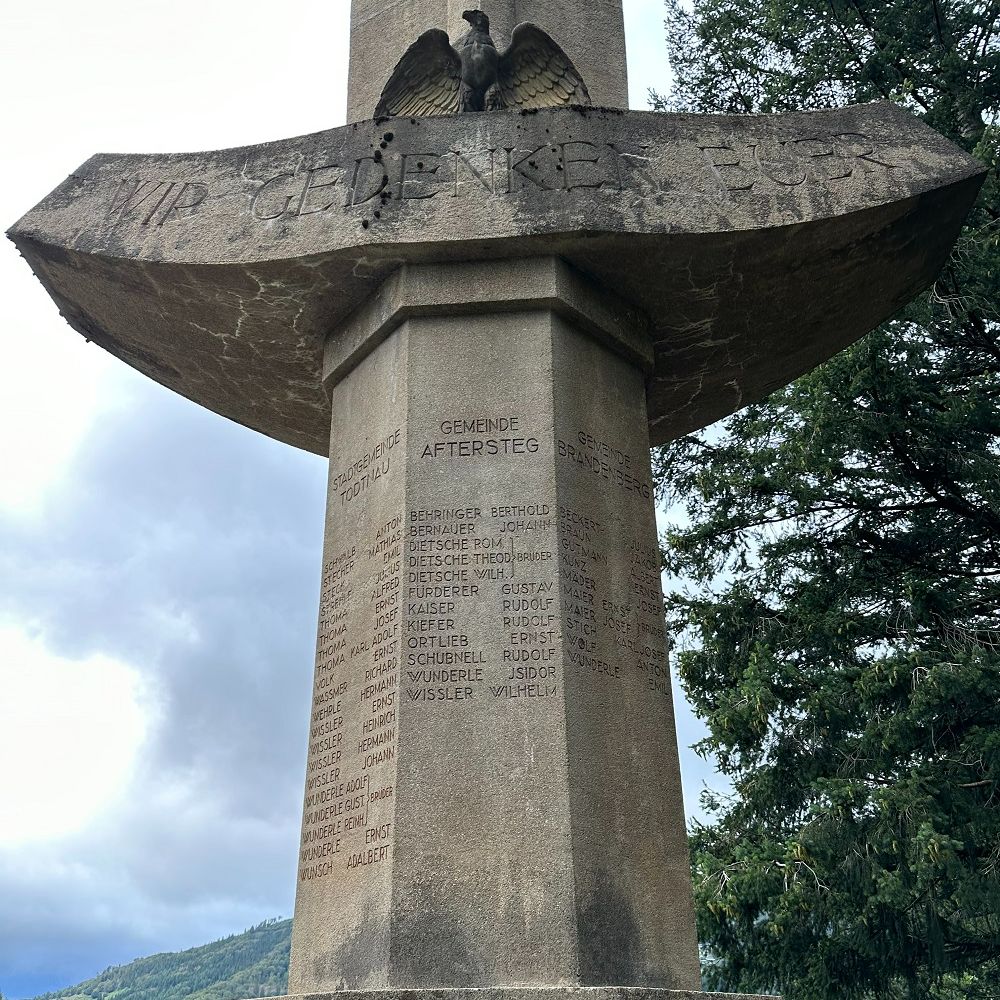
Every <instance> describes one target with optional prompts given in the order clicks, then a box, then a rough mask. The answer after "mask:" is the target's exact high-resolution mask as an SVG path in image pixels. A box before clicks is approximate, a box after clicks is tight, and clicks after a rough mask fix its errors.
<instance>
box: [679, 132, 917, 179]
mask: <svg viewBox="0 0 1000 1000" xmlns="http://www.w3.org/2000/svg"><path fill="white" fill-rule="evenodd" d="M698 148H699V149H700V150H701V152H702V154H703V155H704V158H705V164H706V166H707V167H708V169H709V171H710V172H711V174H712V176H713V177H714V178H715V180H716V181H717V182H718V185H719V187H720V188H721V189H723V190H724V191H728V192H730V193H737V192H740V191H753V190H755V189H756V188H758V187H760V186H761V185H762V184H768V182H769V183H770V186H771V187H772V188H773V187H778V188H795V187H801V186H802V185H803V184H809V183H812V184H820V185H829V184H831V183H833V182H836V181H843V180H847V179H848V178H849V177H853V176H854V174H855V173H856V172H858V171H864V170H872V169H876V170H897V169H899V164H896V163H891V162H889V161H888V160H887V159H885V158H883V157H882V156H881V154H879V153H878V151H877V147H876V145H875V143H874V142H873V141H872V140H871V139H870V138H869V137H868V136H866V135H862V134H861V133H856V132H839V133H835V134H829V135H822V134H821V135H816V136H808V137H804V138H801V139H789V140H781V141H777V142H773V141H772V142H741V143H730V144H723V145H710V144H706V145H700V144H699V146H698Z"/></svg>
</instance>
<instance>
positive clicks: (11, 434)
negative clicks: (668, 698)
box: [0, 0, 711, 998]
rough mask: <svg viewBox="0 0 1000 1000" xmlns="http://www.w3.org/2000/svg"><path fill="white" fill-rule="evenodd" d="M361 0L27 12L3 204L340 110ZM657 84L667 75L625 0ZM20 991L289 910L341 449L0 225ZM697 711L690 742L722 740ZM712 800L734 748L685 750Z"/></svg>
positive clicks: (657, 47)
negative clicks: (226, 379) (176, 369)
mask: <svg viewBox="0 0 1000 1000" xmlns="http://www.w3.org/2000/svg"><path fill="white" fill-rule="evenodd" d="M348 8H349V4H348V0H323V2H320V0H283V2H282V3H280V4H278V3H267V4H265V3H263V2H260V0H238V2H237V0H169V2H167V0H138V2H137V0H91V2H89V3H82V2H80V0H72V2H70V0H34V2H32V3H6V4H4V5H3V11H2V13H0V74H2V83H0V87H2V89H0V92H2V93H3V94H4V102H3V111H2V112H0V114H2V116H3V134H4V156H3V158H2V161H0V170H2V172H3V183H2V184H0V209H2V210H0V221H2V222H3V224H4V227H6V226H7V225H10V224H11V223H13V222H14V221H15V220H16V219H17V218H18V217H19V216H20V215H21V214H22V213H23V212H25V211H26V210H27V209H28V208H30V207H31V206H32V205H34V204H35V203H36V202H37V201H38V200H39V199H40V198H42V197H43V196H44V195H45V194H46V193H47V192H48V191H49V190H50V189H52V188H53V187H54V186H55V185H56V184H58V183H59V182H60V181H61V180H62V179H63V178H64V177H65V176H66V174H68V173H69V172H70V171H71V170H72V169H73V168H74V167H76V166H77V165H78V164H80V163H82V162H83V161H84V160H85V159H87V157H89V156H90V155H91V154H92V153H94V152H97V151H108V152H121V151H129V152H147V151H148V152H152V151H162V150H174V151H181V150H188V149H205V148H218V147H224V146H233V145H243V144H246V143H252V142H261V141H265V140H268V139H275V138H283V137H287V136H292V135H298V134H302V133H306V132H313V131H317V130H320V129H324V128H329V127H333V126H335V125H339V124H342V123H343V120H344V110H343V109H344V104H345V81H346V70H347V39H348ZM625 10H626V18H627V27H628V34H629V63H630V71H631V82H632V105H633V107H644V106H645V103H646V93H647V89H648V88H649V87H651V86H652V87H656V88H657V89H660V90H663V89H666V87H667V86H668V83H669V74H668V70H667V66H666V59H665V55H664V42H663V25H662V7H661V3H660V0H626V2H625ZM0 288H2V292H3V306H4V310H5V319H4V322H3V324H2V326H0V337H2V340H3V345H2V355H0V356H2V359H3V360H2V365H0V484H2V489H0V991H2V992H3V993H4V994H5V995H6V996H7V997H13V998H18V997H24V996H30V995H33V994H35V993H38V992H40V991H42V990H47V989H55V988H59V987H61V986H65V985H69V984H71V983H74V982H77V981H79V980H81V979H84V978H86V977H88V976H91V975H93V974H95V973H97V972H99V971H100V970H102V969H103V968H105V967H107V966H108V965H111V964H116V963H121V962H127V961H130V960H131V959H133V958H136V957H137V956H140V955H144V954H149V953H151V952H155V951H163V950H174V949H179V948H186V947H190V946H193V945H197V944H202V943H204V942H206V941H209V940H212V939H214V938H217V937H220V936H222V935H225V934H228V933H232V932H233V931H239V930H242V929H244V928H245V927H247V926H249V925H251V924H254V923H256V922H259V921H260V920H263V919H265V918H267V917H271V916H279V915H288V914H290V912H291V909H292V901H293V890H294V883H295V871H294V869H295V855H296V842H297V837H298V825H299V819H300V817H299V808H300V804H301V795H302V780H303V772H304V752H305V743H306V739H305V737H306V723H307V719H308V700H309V691H310V681H311V670H312V646H313V640H314V634H315V622H316V609H317V603H318V582H319V564H320V544H321V529H322V521H323V506H324V493H325V463H324V462H323V461H321V460H320V459H318V458H316V457H314V456H311V455H305V454H302V453H299V452H296V451H294V450H292V449H291V448H288V447H285V446H283V445H279V444H276V443H275V442H273V441H269V440H267V439H265V438H263V437H259V436H257V435H255V434H253V433H252V432H250V431H247V430H245V429H243V428H242V427H238V426H236V425H234V424H231V423H229V422H227V421H225V420H223V419H222V418H220V417H217V416H215V415H213V414H211V413H208V412H207V411H202V410H200V409H199V408H198V407H197V406H195V405H194V404H192V403H190V402H188V401H187V400H184V399H181V398H180V397H178V396H175V395H173V394H172V393H170V392H169V391H168V390H166V389H163V388H161V387H160V386H158V385H155V384H153V383H152V382H148V381H146V380H145V379H143V378H142V377H141V376H139V375H137V374H136V373H134V372H133V371H131V370H130V369H129V368H127V367H125V366H124V365H122V364H121V363H119V362H117V361H115V360H114V359H113V358H111V357H110V356H108V355H106V354H104V353H103V352H102V351H100V350H99V349H98V348H96V347H94V346H92V345H90V346H88V345H86V344H85V343H84V341H83V340H82V338H80V337H79V336H78V335H77V334H75V333H73V332H72V331H71V330H70V329H69V327H68V326H66V325H65V324H64V323H63V322H62V321H61V320H60V318H59V316H58V313H57V312H56V309H55V307H54V306H53V304H52V302H51V301H50V300H49V299H48V298H47V296H46V295H45V293H44V292H43V291H42V288H41V286H40V285H39V284H38V283H37V282H36V281H35V279H34V278H33V277H32V275H31V273H30V271H29V269H28V268H27V267H26V265H24V263H23V262H22V261H21V260H20V259H19V257H18V255H17V253H16V251H15V250H14V248H13V246H12V245H11V244H8V243H6V242H4V244H3V246H2V247H0ZM697 732H698V729H697V724H696V723H695V722H694V720H692V719H691V718H690V716H689V714H688V713H682V720H681V740H682V743H685V744H687V743H690V742H692V741H693V740H694V739H695V738H696V737H697ZM684 767H685V780H686V788H687V795H688V800H689V809H690V808H691V807H692V806H693V805H694V804H695V800H696V797H697V790H698V788H699V786H700V783H701V781H702V780H703V779H708V780H711V773H710V770H709V769H708V768H707V767H706V766H705V765H704V764H703V763H702V762H700V761H698V760H697V758H695V757H694V756H693V755H692V754H690V753H687V754H685V756H684Z"/></svg>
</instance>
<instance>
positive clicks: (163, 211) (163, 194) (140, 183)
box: [108, 177, 208, 227]
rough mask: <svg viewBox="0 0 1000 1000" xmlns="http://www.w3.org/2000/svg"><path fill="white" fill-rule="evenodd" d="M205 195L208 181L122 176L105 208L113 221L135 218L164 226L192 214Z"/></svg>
mask: <svg viewBox="0 0 1000 1000" xmlns="http://www.w3.org/2000/svg"><path fill="white" fill-rule="evenodd" d="M207 197H208V185H207V184H203V183H201V182H200V181H167V180H146V179H143V178H141V177H129V178H124V179H123V180H122V181H121V183H120V184H119V185H118V188H117V190H116V191H115V193H114V197H113V198H112V200H111V206H110V207H109V209H108V218H109V219H110V220H112V221H113V222H115V223H116V224H118V223H121V222H134V221H137V222H138V223H139V225H141V226H150V225H152V226H156V227H160V226H163V225H164V224H165V223H167V222H170V221H172V220H174V221H176V220H181V219H187V218H189V217H190V216H192V215H194V214H195V213H196V212H197V210H198V208H199V206H200V205H201V204H202V202H204V201H205V199H206V198H207Z"/></svg>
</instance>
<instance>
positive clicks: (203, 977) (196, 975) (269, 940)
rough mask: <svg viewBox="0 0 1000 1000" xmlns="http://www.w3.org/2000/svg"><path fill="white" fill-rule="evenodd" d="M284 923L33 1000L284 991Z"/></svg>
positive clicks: (287, 926) (160, 999) (225, 999)
mask: <svg viewBox="0 0 1000 1000" xmlns="http://www.w3.org/2000/svg"><path fill="white" fill-rule="evenodd" d="M291 935H292V922H291V921H290V920H283V921H278V920H268V921H265V922H264V923H262V924H259V925H258V926H257V927H253V928H251V929H250V930H248V931H245V932H244V933H243V934H235V935H233V936H231V937H228V938H224V939H223V940H222V941H216V942H215V943H214V944H208V945H203V946H202V947H200V948H192V949H190V950H189V951H182V952H177V953H174V954H164V955H153V956H151V957H149V958H140V959H138V960H137V961H135V962H131V963H129V964H128V965H121V966H115V967H114V968H111V969H107V970H106V971H104V972H102V973H101V974H100V975H99V976H96V977H95V978H93V979H89V980H87V982H85V983H80V984H79V985H77V986H71V987H69V988H67V989H65V990H60V991H59V992H57V993H46V994H44V996H43V997H40V998H38V1000H182V998H185V1000H242V998H248V997H271V996H280V995H282V994H284V993H285V992H286V990H287V983H288V950H289V945H290V942H291Z"/></svg>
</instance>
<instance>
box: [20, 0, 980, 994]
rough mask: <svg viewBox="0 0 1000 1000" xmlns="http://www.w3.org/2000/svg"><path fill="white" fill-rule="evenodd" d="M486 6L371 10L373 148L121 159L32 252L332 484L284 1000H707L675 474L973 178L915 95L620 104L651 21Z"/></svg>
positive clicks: (42, 226) (367, 86) (364, 96)
mask: <svg viewBox="0 0 1000 1000" xmlns="http://www.w3.org/2000/svg"><path fill="white" fill-rule="evenodd" d="M463 7H464V4H458V3H455V2H453V0H392V2H390V0H354V3H353V5H352V10H351V65H350V80H349V102H348V103H349V107H348V122H349V124H347V125H346V126H344V127H342V128H335V129H331V130H329V131H324V132H318V133H316V134H314V135H307V136H302V137H300V138H294V139H285V140H279V141H274V142H269V143H265V144H263V145H258V146H248V147H245V148H241V149H226V150H221V151H218V152H204V153H178V154H167V155H98V156H95V157H93V158H92V159H90V160H88V161H87V162H86V163H85V164H83V165H82V166H81V167H79V168H78V169H77V170H76V171H75V172H73V173H72V174H71V175H70V176H69V177H68V179H67V180H66V181H65V182H64V183H63V184H62V185H60V186H59V187H58V188H57V189H56V190H55V191H53V192H52V193H51V194H50V195H49V196H48V197H47V198H45V199H44V200H43V201H42V202H41V204H39V205H38V206H37V207H35V208H34V209H32V210H31V211H30V212H29V213H28V214H27V215H25V216H24V218H22V219H21V220H20V221H19V222H18V223H17V224H16V225H15V226H14V227H13V228H12V229H11V230H10V232H9V235H10V237H11V238H12V239H13V240H14V242H15V243H16V244H17V246H18V248H19V250H20V252H21V253H22V255H23V256H24V258H25V259H26V260H27V262H28V263H29V264H30V265H31V267H32V268H33V269H34V272H35V274H36V275H37V276H38V278H39V280H40V281H41V282H42V283H43V285H44V286H45V288H46V289H47V290H48V291H49V293H50V294H51V296H52V298H53V299H54V300H55V302H56V304H57V305H58V307H59V309H60V310H61V312H62V314H63V315H64V316H65V318H66V320H67V321H68V322H69V324H70V325H71V326H72V327H73V328H74V329H75V330H76V331H78V332H79V333H80V334H82V335H83V336H85V337H87V338H88V339H90V340H92V341H94V342H95V343H96V344H98V345H100V346H101V347H103V348H105V349H106V350H108V351H110V352H111V353H112V354H114V355H116V356H117V357H119V358H121V359H122V360H123V361H125V362H126V363H128V364H130V365H132V366H133V367H135V368H137V369H138V370H140V371H142V372H144V373H145V374H147V375H148V376H149V377H151V378H153V379H155V380H156V381H157V382H160V383H161V384H163V385H165V386H167V387H169V388H170V389H173V390H175V391H176V392H179V393H181V394H182V395H184V396H186V397H188V398H189V399H192V400H194V401H196V402H198V403H200V404H202V405H203V406H206V407H209V408H210V409H211V410H213V411H215V412H216V413H219V414H222V415H223V416H226V417H229V418H230V419H232V420H235V421H238V422H240V423H242V424H244V425H246V426H247V427H250V428H253V429H254V430H257V431H260V432H261V433H264V434H267V435H270V436H271V437H273V438H276V439H278V440H280V441H283V442H287V443H288V444H289V445H292V446H294V447H297V448H305V449H307V450H309V451H312V452H316V453H318V454H322V455H328V456H329V460H330V478H329V500H328V510H327V521H326V541H325V551H324V558H323V572H322V581H321V594H320V620H319V635H318V643H317V657H316V664H315V687H314V697H313V706H312V714H311V720H310V726H309V732H308V734H307V738H308V745H309V755H308V765H307V774H306V779H305V798H304V807H303V820H302V836H301V842H300V845H299V871H298V884H297V897H296V906H295V920H294V931H293V939H292V954H291V971H290V978H289V992H290V993H291V994H297V995H298V994H334V993H340V992H344V991H356V992H359V993H362V994H378V995H379V996H380V997H382V998H385V1000H392V998H405V997H406V996H407V995H408V994H409V993H411V992H412V991H433V993H434V995H435V997H437V998H439V1000H448V997H452V996H453V997H454V1000H461V998H462V997H463V996H464V995H465V993H466V992H468V991H471V990H477V991H481V990H488V991H489V994H488V996H489V997H490V998H492V1000H503V998H505V997H507V998H510V1000H537V998H539V997H541V996H542V995H543V991H546V992H545V994H544V995H546V996H547V995H549V993H551V991H562V992H564V993H573V994H587V995H588V996H590V995H593V996H594V997H595V1000H602V998H604V1000H611V998H617V997H619V996H621V995H622V994H623V991H625V990H629V991H632V992H631V993H630V995H632V993H635V991H640V993H641V996H642V997H645V998H646V1000H655V998H656V996H658V995H660V994H663V996H664V997H668V996H677V997H681V996H687V995H691V996H694V995H697V996H708V995H707V994H701V993H700V992H699V989H700V983H699V956H698V943H697V939H696V933H695V920H694V910H693V903H692V893H691V886H690V871H689V859H688V850H687V842H686V832H685V823H684V810H683V803H682V797H681V784H680V774H679V767H678V755H677V745H676V736H675V732H674V720H673V713H672V702H671V691H670V677H669V668H668V660H667V638H666V636H665V634H664V615H663V602H662V592H661V585H660V557H659V550H658V544H657V534H656V527H655V519H654V497H653V484H652V479H651V473H650V463H649V449H650V446H651V445H657V444H661V443H663V442H666V441H669V440H671V439H672V438H674V437H676V436H678V435H682V434H684V433H686V432H689V431H691V430H693V429H695V428H699V427H703V426H705V425H706V424H708V423H710V422H711V421H714V420H716V419H718V418H721V417H723V416H726V415H727V414H730V413H733V412H734V411H736V410H738V409H739V408H740V407H741V406H743V405H744V404H746V403H749V402H752V401H754V400H758V399H761V398H762V397H763V396H765V395H766V394H767V393H769V392H770V391H772V390H774V389H776V388H778V387H780V386H783V385H785V384H787V383H788V382H789V381H791V380H792V379H794V378H796V377H797V376H799V375H801V374H802V373H804V372H806V371H808V370H810V369H811V368H813V367H814V366H816V365H818V364H819V363H821V362H822V361H824V360H826V359H827V358H829V357H830V356H832V355H833V354H835V353H836V352H837V351H839V350H840V349H842V348H844V347H845V346H847V345H849V344H850V343H852V342H853V341H855V340H856V339H857V338H859V337H860V336H862V335H863V334H865V333H866V332H867V331H869V330H871V329H872V328H873V327H874V326H876V325H877V324H878V323H880V322H882V321H883V320H885V319H887V318H888V317H889V316H891V315H892V314H893V313H894V312H895V311H896V310H898V309H899V308H900V307H901V306H903V305H904V304H905V303H906V302H907V301H908V300H909V299H911V298H912V297H913V296H914V295H915V294H917V293H918V292H920V291H921V290H922V289H924V288H925V287H926V286H928V285H929V284H930V283H931V282H932V281H933V279H934V278H935V276H936V274H937V272H938V270H939V269H940V267H941V266H942V264H943V262H944V261H945V259H946V257H947V255H948V253H949V251H950V248H951V245H952V243H953V241H954V240H955V238H956V236H957V235H958V233H959V230H960V227H961V224H962V221H963V219H964V217H965V215H966V212H967V211H968V209H969V208H970V206H971V205H972V202H973V200H974V199H975V197H976V194H977V191H978V189H979V185H980V183H981V181H982V172H981V168H980V167H979V165H978V164H977V163H976V162H975V161H974V160H972V159H971V158H970V157H969V156H967V155H966V154H965V153H964V152H962V151H961V150H959V149H957V148H956V147H954V146H953V145H951V144H950V143H949V142H947V141H946V140H945V139H943V138H941V137H940V136H938V135H937V134H936V133H934V132H932V131H931V130H929V129H928V128H926V127H925V126H924V125H923V124H922V123H921V122H919V121H918V120H917V119H916V118H914V117H913V116H911V115H910V114H908V113H907V112H906V111H904V110H901V109H900V108H898V107H895V106H892V105H890V104H873V105H868V106H861V107H849V108H842V109H838V110H828V111H817V112H812V113H806V114H786V115H775V116H759V117H753V116H750V117H735V116H696V115H686V114H676V115H675V114H661V113H651V112H637V111H628V110H626V106H627V102H626V67H625V41H624V29H623V20H622V5H621V0H590V2H588V3H579V2H571V0H492V2H488V0H487V2H483V3H481V4H480V5H479V6H478V7H477V8H476V9H475V10H471V11H465V10H463ZM494 46H495V47H494ZM376 112H378V114H377V115H376ZM304 736H306V734H304ZM475 995H476V996H480V995H481V994H479V993H477V994H475ZM636 995H639V994H636ZM411 1000H415V998H411Z"/></svg>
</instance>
